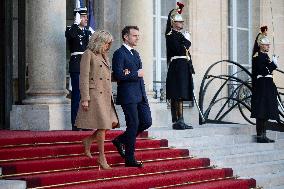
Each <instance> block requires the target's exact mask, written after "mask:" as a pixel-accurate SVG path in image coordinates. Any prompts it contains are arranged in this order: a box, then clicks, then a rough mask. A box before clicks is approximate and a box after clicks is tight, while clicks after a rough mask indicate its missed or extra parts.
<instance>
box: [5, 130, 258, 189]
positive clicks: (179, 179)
mask: <svg viewBox="0 0 284 189" xmlns="http://www.w3.org/2000/svg"><path fill="white" fill-rule="evenodd" d="M120 133H121V131H109V132H108V133H107V138H106V140H107V141H106V145H105V150H106V156H107V160H108V163H109V164H111V166H112V168H113V169H111V170H99V169H98V166H97V163H96V159H95V158H96V155H97V145H96V144H95V143H94V144H93V145H92V149H91V151H92V154H93V155H94V159H89V158H88V157H86V156H85V155H84V154H83V151H84V150H83V146H82V144H81V140H82V138H84V137H85V136H87V135H89V134H90V132H89V131H77V132H74V131H38V132H35V131H0V167H2V179H9V180H11V179H15V180H25V181H27V187H28V188H33V189H35V188H37V189H45V188H58V189H63V188H64V189H96V188H99V189H114V188H115V189H118V188H123V189H130V188H131V189H133V188H135V189H144V188H145V189H147V188H176V189H183V188H188V189H249V188H254V187H256V183H255V180H254V179H237V178H236V177H234V175H233V171H232V169H230V168H216V167H214V166H212V165H210V160H209V159H208V158H193V157H192V156H190V152H189V151H188V150H187V149H175V148H170V147H168V143H167V140H164V139H162V140H155V139H150V138H147V136H148V133H147V132H144V133H143V135H141V136H140V137H139V138H138V139H137V143H136V149H137V150H136V159H137V160H142V161H143V163H144V167H143V168H126V167H124V161H123V159H122V158H121V157H120V156H119V154H118V153H117V151H116V150H115V147H114V146H113V145H112V143H111V139H113V138H114V137H115V136H117V135H118V134H120Z"/></svg>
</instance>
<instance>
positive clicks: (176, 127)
mask: <svg viewBox="0 0 284 189" xmlns="http://www.w3.org/2000/svg"><path fill="white" fill-rule="evenodd" d="M177 113H178V101H177V100H174V99H171V114H172V123H173V125H172V127H173V129H174V130H184V129H185V128H184V125H183V124H181V123H180V122H178V114H177Z"/></svg>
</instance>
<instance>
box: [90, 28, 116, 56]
mask: <svg viewBox="0 0 284 189" xmlns="http://www.w3.org/2000/svg"><path fill="white" fill-rule="evenodd" d="M112 40H113V38H112V35H111V34H110V33H109V32H108V31H105V30H98V31H95V32H94V33H93V34H92V36H91V38H90V40H89V43H88V46H87V48H88V49H90V50H91V51H92V52H93V53H95V54H103V53H105V52H104V48H103V46H104V45H105V44H106V43H111V42H112Z"/></svg>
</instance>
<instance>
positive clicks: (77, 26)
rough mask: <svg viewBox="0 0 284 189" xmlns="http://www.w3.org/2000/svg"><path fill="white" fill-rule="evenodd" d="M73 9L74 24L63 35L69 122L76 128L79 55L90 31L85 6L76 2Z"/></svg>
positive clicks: (85, 46) (78, 92) (78, 94)
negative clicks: (67, 53)
mask: <svg viewBox="0 0 284 189" xmlns="http://www.w3.org/2000/svg"><path fill="white" fill-rule="evenodd" d="M77 4H78V5H77V6H79V7H77V6H76V8H75V9H74V15H75V19H74V24H72V26H71V27H67V29H66V32H65V37H66V39H67V42H68V46H69V50H70V53H71V57H70V62H69V73H70V78H71V85H72V92H71V123H72V130H78V129H77V128H76V127H75V126H74V124H75V120H76V116H77V112H78V108H79V102H80V90H79V75H80V61H81V56H82V54H83V53H84V51H85V50H86V48H87V45H88V43H89V37H90V36H91V35H92V31H91V30H89V28H87V24H88V15H87V8H86V7H85V8H80V3H79V2H78V3H77Z"/></svg>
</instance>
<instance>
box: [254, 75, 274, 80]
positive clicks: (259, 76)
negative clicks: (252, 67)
mask: <svg viewBox="0 0 284 189" xmlns="http://www.w3.org/2000/svg"><path fill="white" fill-rule="evenodd" d="M261 77H270V78H272V75H266V76H263V75H258V76H257V79H258V78H261Z"/></svg>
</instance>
